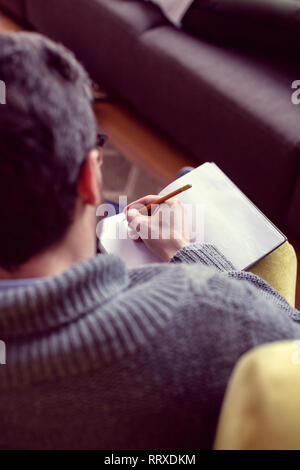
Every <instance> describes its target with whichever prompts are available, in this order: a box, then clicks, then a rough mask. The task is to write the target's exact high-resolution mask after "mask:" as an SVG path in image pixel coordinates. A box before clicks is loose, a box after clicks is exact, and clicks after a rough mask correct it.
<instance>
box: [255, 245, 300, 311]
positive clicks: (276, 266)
mask: <svg viewBox="0 0 300 470" xmlns="http://www.w3.org/2000/svg"><path fill="white" fill-rule="evenodd" d="M250 271H251V272H252V273H253V274H257V276H259V277H261V278H262V279H264V280H265V281H266V282H267V283H268V284H270V286H272V287H274V289H276V290H277V291H278V292H280V294H281V295H282V297H284V298H285V299H286V300H287V301H288V302H289V304H290V305H292V306H294V305H295V295H296V279H297V257H296V253H295V250H294V248H293V247H292V245H291V244H290V243H289V242H285V243H284V244H283V245H281V246H280V247H279V248H277V250H275V251H273V253H271V254H270V255H268V256H266V257H265V258H263V259H262V260H261V261H259V262H258V263H257V264H256V265H254V266H253V267H252V268H251V269H250Z"/></svg>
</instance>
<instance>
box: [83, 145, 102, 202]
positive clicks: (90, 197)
mask: <svg viewBox="0 0 300 470" xmlns="http://www.w3.org/2000/svg"><path fill="white" fill-rule="evenodd" d="M99 171H100V170H99V164H98V151H97V150H91V151H90V152H89V154H88V155H87V157H86V159H85V161H84V163H83V165H82V168H81V171H80V175H79V184H78V194H79V197H80V198H81V200H82V201H83V202H84V203H85V204H90V205H91V206H97V205H98V204H100V202H101V200H100V199H101V193H100V181H101V178H100V174H99Z"/></svg>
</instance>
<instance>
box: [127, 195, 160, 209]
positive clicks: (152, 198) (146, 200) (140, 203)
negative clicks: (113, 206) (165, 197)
mask: <svg viewBox="0 0 300 470" xmlns="http://www.w3.org/2000/svg"><path fill="white" fill-rule="evenodd" d="M158 199H160V196H156V195H154V194H149V195H148V196H144V197H141V198H140V199H137V200H136V201H134V202H132V203H131V204H128V206H126V207H125V209H124V212H125V213H126V212H128V211H129V210H130V209H132V208H138V209H141V208H142V207H144V206H147V204H155V202H156V201H157V200H158Z"/></svg>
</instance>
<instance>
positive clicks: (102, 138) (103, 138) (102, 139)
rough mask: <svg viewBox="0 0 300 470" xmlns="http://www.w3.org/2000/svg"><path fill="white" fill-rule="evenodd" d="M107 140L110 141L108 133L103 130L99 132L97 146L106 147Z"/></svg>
mask: <svg viewBox="0 0 300 470" xmlns="http://www.w3.org/2000/svg"><path fill="white" fill-rule="evenodd" d="M107 141H108V136H107V135H106V134H101V132H99V133H98V134H97V138H96V148H102V147H104V145H105V143H106V142H107Z"/></svg>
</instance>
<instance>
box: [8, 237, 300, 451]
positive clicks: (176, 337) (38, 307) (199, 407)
mask: <svg viewBox="0 0 300 470" xmlns="http://www.w3.org/2000/svg"><path fill="white" fill-rule="evenodd" d="M299 319H300V315H299V312H298V311H296V310H294V309H292V308H291V307H290V306H289V304H288V303H287V302H286V301H285V300H284V299H283V298H282V297H281V296H280V295H279V294H278V293H277V292H276V291H274V290H273V289H272V288H271V287H270V286H268V285H267V284H266V283H265V282H264V281H262V280H261V279H260V278H258V277H256V276H254V275H253V274H250V273H245V272H237V271H235V270H234V268H233V266H232V265H231V263H229V262H228V261H227V260H226V259H225V258H224V257H223V256H222V255H221V254H220V253H219V252H218V251H217V250H216V249H215V248H214V247H212V246H210V245H190V246H189V247H186V248H184V249H183V250H181V251H179V252H178V253H176V255H175V256H174V257H173V259H172V260H171V262H170V263H161V264H154V265H147V266H142V267H139V268H135V269H127V268H126V267H125V265H124V263H123V262H122V261H121V260H120V259H119V258H118V257H115V256H113V255H99V256H97V257H95V258H93V259H90V260H87V261H85V262H83V263H81V264H78V265H75V266H74V267H72V268H71V269H70V270H68V271H67V272H65V273H63V274H62V275H59V276H57V277H54V278H49V279H47V280H45V281H41V282H38V283H35V284H33V285H30V286H26V287H23V288H18V289H10V290H6V291H3V292H0V339H1V340H3V341H5V344H6V365H1V366H0V417H1V418H0V419H1V433H0V447H1V448H26V449H29V448H44V449H53V448H69V449H70V448H74V449H80V448H100V449H162V448H164V449H176V448H178V449H199V448H210V447H211V445H212V442H213V437H214V433H215V429H216V425H217V419H218V415H219V411H220V407H221V404H222V399H223V397H224V393H225V389H226V385H227V383H228V379H229V377H230V374H231V372H232V369H233V367H234V365H235V363H236V362H237V360H238V359H239V357H240V356H241V355H242V354H243V353H245V352H246V351H248V350H249V349H251V348H253V347H254V346H256V345H259V344H262V343H265V342H269V341H277V340H283V339H291V338H299V337H300V324H299Z"/></svg>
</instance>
